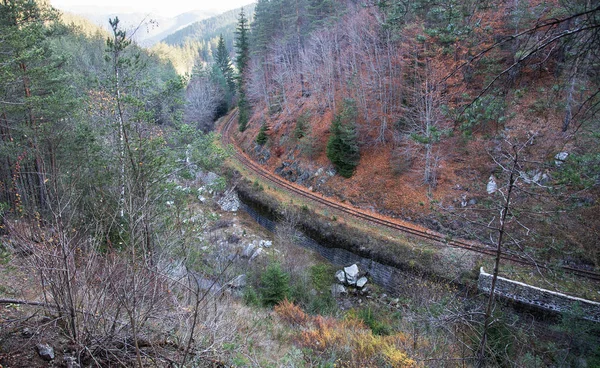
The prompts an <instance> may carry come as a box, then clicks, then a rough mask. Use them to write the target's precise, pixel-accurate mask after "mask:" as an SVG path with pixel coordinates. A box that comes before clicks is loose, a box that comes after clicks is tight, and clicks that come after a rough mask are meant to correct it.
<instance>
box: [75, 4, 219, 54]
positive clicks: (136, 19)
mask: <svg viewBox="0 0 600 368" xmlns="http://www.w3.org/2000/svg"><path fill="white" fill-rule="evenodd" d="M216 14H218V12H217V11H214V10H197V11H190V12H186V13H183V14H180V15H177V16H175V17H164V16H160V15H156V14H152V13H104V14H102V13H80V14H79V15H80V16H82V17H85V18H87V19H88V20H90V21H91V22H92V23H94V24H96V25H98V26H100V27H101V28H103V29H106V30H108V31H110V30H111V29H110V25H109V24H108V19H109V18H114V17H115V16H118V17H119V20H120V21H121V25H122V26H123V27H124V28H125V29H126V30H128V31H129V32H130V33H131V32H133V31H135V35H134V36H133V39H134V40H135V41H136V42H137V43H138V44H139V45H140V46H145V47H149V46H152V45H154V44H155V43H157V42H158V41H160V40H161V39H163V38H165V37H167V36H168V35H170V34H172V33H174V32H176V31H178V30H180V29H182V28H185V27H187V26H189V25H190V24H193V23H195V22H198V21H201V20H203V19H206V18H209V17H212V16H214V15H216Z"/></svg>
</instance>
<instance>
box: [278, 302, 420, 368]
mask: <svg viewBox="0 0 600 368" xmlns="http://www.w3.org/2000/svg"><path fill="white" fill-rule="evenodd" d="M275 312H276V313H277V314H278V315H279V316H280V317H282V319H283V320H284V321H287V322H288V323H292V324H293V325H294V326H295V327H296V328H298V329H299V333H298V334H297V335H296V336H297V337H296V343H297V344H298V345H299V346H300V348H301V349H311V350H312V351H314V352H317V353H319V355H320V356H321V357H322V359H324V360H325V361H323V362H320V363H321V364H320V366H327V365H328V363H331V361H333V360H335V366H342V367H377V366H391V367H415V366H416V363H415V361H414V360H412V359H410V358H409V357H408V356H407V355H406V353H405V352H404V351H403V347H404V346H405V345H406V344H407V341H406V338H405V337H404V335H402V334H395V335H391V336H376V335H373V333H372V332H371V331H370V330H369V329H368V328H366V326H365V325H364V324H363V323H362V321H361V320H360V319H357V318H354V317H350V318H347V319H345V320H336V319H335V318H331V317H323V316H316V317H309V316H307V315H306V314H305V313H304V312H302V310H301V309H300V308H299V307H297V306H295V305H294V304H293V303H290V302H288V301H284V302H282V303H281V304H280V305H279V306H277V307H276V308H275Z"/></svg>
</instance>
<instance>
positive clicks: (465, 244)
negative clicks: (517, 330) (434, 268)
mask: <svg viewBox="0 0 600 368" xmlns="http://www.w3.org/2000/svg"><path fill="white" fill-rule="evenodd" d="M236 117H237V110H236V111H235V112H233V113H231V114H230V115H229V116H228V117H227V121H226V122H225V123H224V124H223V125H222V126H221V136H222V142H223V144H225V145H228V144H230V143H231V138H230V136H229V131H230V127H231V125H232V124H233V122H234V121H235V118H236ZM234 146H235V145H234ZM235 157H236V159H237V160H239V161H240V162H241V163H242V164H243V165H244V166H245V167H246V168H248V169H250V170H251V171H253V172H254V173H255V174H256V175H258V176H260V177H262V178H264V179H266V180H268V181H270V182H272V183H273V184H275V185H277V186H279V187H281V188H283V189H285V190H287V191H288V192H291V193H294V194H295V195H298V196H301V197H304V198H307V199H310V200H311V201H314V202H317V203H320V204H322V205H324V206H327V207H329V208H331V209H335V210H338V211H340V212H342V213H345V214H347V215H350V216H354V217H355V218H358V219H361V220H365V221H368V222H370V223H373V224H378V225H381V226H385V227H387V228H389V229H392V230H397V231H401V232H403V233H405V234H409V235H413V236H416V237H419V238H422V239H427V240H432V241H435V242H439V243H443V244H445V245H449V246H453V247H456V248H461V249H466V250H469V251H473V252H476V253H480V254H484V255H489V256H495V255H496V250H495V249H493V248H490V247H486V246H484V245H483V244H481V243H477V242H472V241H467V240H460V239H451V238H449V237H448V236H446V235H444V234H441V233H438V232H435V231H432V230H430V229H426V228H423V227H420V226H418V225H415V224H411V223H408V222H405V221H401V220H398V219H392V218H385V217H382V216H380V215H376V214H370V213H368V212H367V211H364V210H360V209H357V208H354V207H352V206H349V205H347V204H344V203H340V202H337V201H335V200H333V199H331V198H325V197H323V196H322V195H317V194H315V193H313V192H311V191H309V190H308V189H306V188H303V187H301V186H299V185H297V184H294V183H291V182H289V181H287V180H285V179H283V178H280V177H279V176H277V175H275V174H273V173H271V172H269V171H267V170H266V169H265V168H264V167H262V166H261V165H259V164H257V163H256V162H254V161H253V160H252V159H250V158H249V157H248V156H247V155H246V154H245V153H243V152H242V151H240V150H239V148H238V147H237V146H235ZM502 259H503V260H507V261H511V262H516V263H519V264H523V265H527V266H533V267H537V268H543V269H548V268H550V267H549V266H547V265H543V264H541V263H537V262H534V261H532V260H530V259H528V258H525V257H520V256H517V255H511V254H502ZM561 268H562V269H563V270H564V271H567V272H570V273H572V274H575V275H577V276H580V277H585V278H588V279H592V280H597V281H600V274H599V273H596V272H592V271H588V270H583V269H578V268H575V267H571V266H561Z"/></svg>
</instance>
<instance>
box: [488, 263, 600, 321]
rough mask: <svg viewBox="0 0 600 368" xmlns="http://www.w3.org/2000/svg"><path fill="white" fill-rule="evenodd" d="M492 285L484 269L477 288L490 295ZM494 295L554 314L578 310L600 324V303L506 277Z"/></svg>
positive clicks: (500, 280) (498, 281)
mask: <svg viewBox="0 0 600 368" xmlns="http://www.w3.org/2000/svg"><path fill="white" fill-rule="evenodd" d="M491 285H492V275H490V274H489V273H486V272H485V271H484V270H483V267H482V268H481V269H480V270H479V280H478V283H477V287H478V289H479V290H480V291H483V292H487V293H489V292H490V287H491ZM494 294H496V295H498V296H501V297H503V298H507V299H510V300H513V301H516V302H519V303H523V304H526V305H530V306H533V307H537V308H541V309H545V310H550V311H554V312H561V313H562V312H573V311H575V310H578V311H579V312H578V313H581V314H582V316H583V318H585V319H587V320H590V321H595V322H600V303H597V302H593V301H591V300H586V299H581V298H575V297H572V296H569V295H565V294H561V293H557V292H555V291H550V290H546V289H541V288H538V287H535V286H531V285H527V284H525V283H522V282H518V281H513V280H509V279H506V278H504V277H498V279H497V280H496V289H495V292H494Z"/></svg>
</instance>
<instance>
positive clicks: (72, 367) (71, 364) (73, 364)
mask: <svg viewBox="0 0 600 368" xmlns="http://www.w3.org/2000/svg"><path fill="white" fill-rule="evenodd" d="M63 360H64V361H65V365H66V366H67V368H79V367H80V365H79V363H77V359H76V358H75V357H72V356H65V357H64V358H63Z"/></svg>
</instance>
